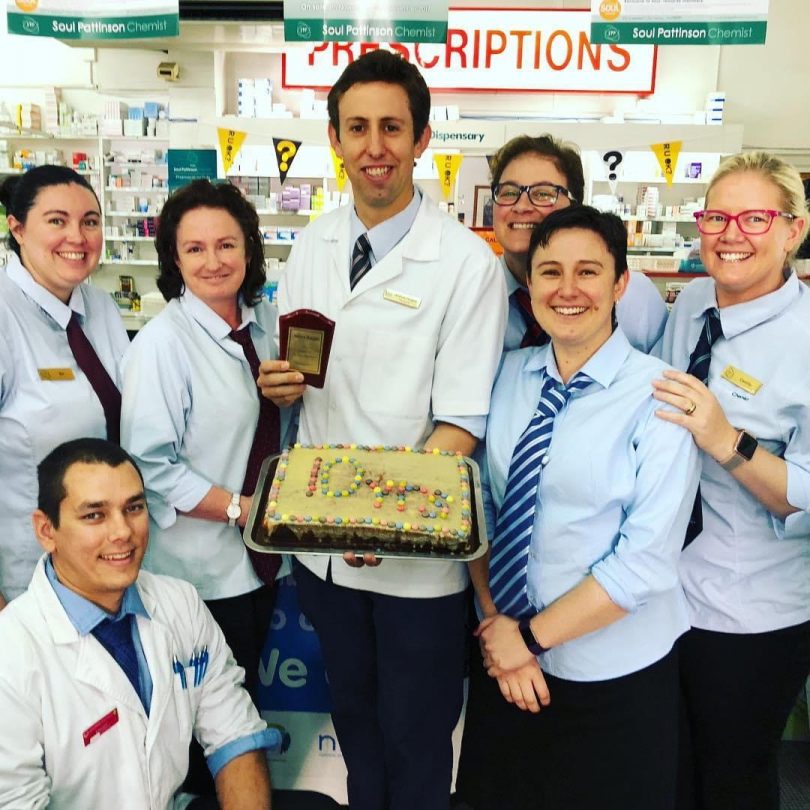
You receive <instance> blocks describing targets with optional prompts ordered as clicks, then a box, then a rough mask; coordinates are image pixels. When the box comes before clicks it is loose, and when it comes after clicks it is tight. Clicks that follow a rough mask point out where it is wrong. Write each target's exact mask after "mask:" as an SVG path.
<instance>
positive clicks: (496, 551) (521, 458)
mask: <svg viewBox="0 0 810 810" xmlns="http://www.w3.org/2000/svg"><path fill="white" fill-rule="evenodd" d="M590 382H591V378H590V377H589V376H588V375H587V374H581V373H580V374H576V375H575V376H574V378H573V379H572V380H571V382H570V383H569V384H568V386H567V387H565V388H563V387H561V386H559V384H558V383H557V381H556V380H554V379H553V378H551V377H547V378H546V381H545V383H544V384H543V390H542V392H541V394H540V402H538V403H537V409H536V410H535V412H534V415H533V416H532V418H531V421H530V422H529V425H528V427H527V428H526V430H524V431H523V435H522V436H521V437H520V438H519V439H518V442H517V445H515V450H514V452H513V454H512V461H511V463H510V464H509V476H508V478H507V481H506V493H505V497H504V502H503V505H502V506H501V509H500V512H499V513H498V522H497V525H496V527H495V537H494V539H493V541H492V556H491V558H490V562H489V586H490V589H491V590H492V598H493V600H494V601H495V606H496V607H497V608H498V612H499V613H505V614H506V615H507V616H513V617H515V618H521V617H523V616H527V615H530V614H532V613H534V612H536V611H535V610H534V608H533V607H532V605H531V603H530V602H529V597H528V595H527V593H526V570H527V568H528V563H529V546H530V545H531V540H532V527H533V526H534V512H535V502H536V500H537V487H538V485H539V483H540V472H541V470H542V469H543V467H544V466H545V465H546V464H547V463H548V459H549V455H548V450H549V447H550V445H551V434H552V431H553V430H554V419H555V417H556V416H557V414H558V413H559V412H560V411H561V410H562V408H563V406H564V405H565V403H566V402H567V401H568V398H569V397H570V396H571V393H572V392H573V391H577V390H581V389H583V388H585V387H586V386H587V385H589V384H590Z"/></svg>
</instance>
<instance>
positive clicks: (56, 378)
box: [37, 368, 76, 382]
mask: <svg viewBox="0 0 810 810" xmlns="http://www.w3.org/2000/svg"><path fill="white" fill-rule="evenodd" d="M37 372H38V373H39V379H40V380H48V381H50V382H67V381H68V380H75V379H76V375H75V374H74V373H73V369H72V368H38V369H37Z"/></svg>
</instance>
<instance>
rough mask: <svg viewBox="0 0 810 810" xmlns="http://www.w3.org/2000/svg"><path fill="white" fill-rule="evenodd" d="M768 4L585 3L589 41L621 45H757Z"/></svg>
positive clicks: (764, 0) (708, 0) (761, 0)
mask: <svg viewBox="0 0 810 810" xmlns="http://www.w3.org/2000/svg"><path fill="white" fill-rule="evenodd" d="M767 25H768V0H689V2H688V3H687V2H683V0H591V41H592V42H601V43H621V44H623V45H639V44H645V45H757V44H762V43H763V42H765V32H766V28H767Z"/></svg>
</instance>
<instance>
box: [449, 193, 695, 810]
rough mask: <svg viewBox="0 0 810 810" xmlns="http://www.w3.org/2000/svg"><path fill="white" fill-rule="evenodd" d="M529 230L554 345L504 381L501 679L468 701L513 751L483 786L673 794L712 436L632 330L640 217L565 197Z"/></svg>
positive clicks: (494, 609) (605, 794)
mask: <svg viewBox="0 0 810 810" xmlns="http://www.w3.org/2000/svg"><path fill="white" fill-rule="evenodd" d="M543 185H547V184H543ZM526 191H527V188H526V187H525V186H524V187H523V188H520V187H518V188H517V190H516V191H515V192H514V193H517V192H519V196H518V197H516V198H515V199H514V201H513V204H514V205H515V206H517V205H518V204H520V205H521V206H522V205H523V203H521V202H520V200H521V197H526V196H528V195H526V193H525V192H526ZM528 191H529V194H531V193H532V187H531V186H529V187H528ZM533 193H534V195H535V196H536V195H538V194H539V192H537V191H536V190H535V191H534V192H533ZM498 196H501V195H500V194H499V193H498V187H497V186H496V203H497V197H498ZM530 199H531V198H530ZM529 204H530V200H529ZM521 216H522V217H523V219H522V218H521ZM526 219H527V217H526V213H522V212H521V211H520V210H519V211H518V212H517V213H515V214H514V215H512V217H507V218H504V220H503V221H504V222H521V221H526ZM524 237H525V234H524V233H520V232H518V233H516V234H514V235H513V237H510V238H512V239H513V241H512V243H511V245H512V249H513V250H515V252H516V253H517V252H523V251H525V252H526V256H527V260H528V266H529V268H530V274H529V278H528V279H527V281H528V284H529V293H530V295H531V307H532V311H533V313H534V316H535V318H536V319H537V321H538V323H539V324H540V326H541V327H542V328H543V330H544V331H545V332H546V333H547V334H548V335H549V337H550V343H547V344H546V345H544V346H539V347H538V346H532V347H527V348H525V349H523V350H519V351H512V352H508V353H506V354H505V355H504V359H503V363H502V366H501V369H500V371H499V372H498V377H497V379H496V381H495V386H494V388H493V392H492V403H491V406H490V412H489V418H488V421H487V437H486V449H487V457H486V469H487V476H486V479H485V494H484V502H485V503H487V504H488V505H489V504H491V507H492V512H493V514H490V515H488V520H487V523H488V528H489V530H490V537H492V543H491V558H490V568H489V588H490V592H491V594H490V598H489V599H488V600H487V599H484V600H481V599H480V597H479V602H480V605H481V609H482V613H483V620H482V621H481V623H480V624H479V626H478V629H477V630H476V635H477V636H478V638H479V641H480V644H481V652H482V654H483V665H484V668H485V669H486V675H487V676H489V677H486V676H485V679H484V680H483V681H482V680H481V679H480V678H478V677H477V676H476V680H475V681H474V682H473V681H472V676H471V690H470V704H469V705H470V706H471V707H472V706H474V705H475V703H476V701H478V702H479V705H480V703H483V704H484V705H486V706H487V707H488V708H490V707H491V708H492V711H491V712H490V713H489V716H488V717H487V718H486V719H485V720H483V721H482V720H481V715H480V714H476V715H474V716H475V718H476V721H477V722H478V727H477V729H476V731H477V732H478V733H485V734H486V736H485V739H486V741H487V743H486V744H487V749H488V752H489V762H490V763H497V766H496V767H492V768H490V770H489V772H488V777H487V778H488V780H489V781H490V782H491V788H490V787H487V788H485V795H483V796H476V797H474V796H470V801H472V802H473V803H474V804H475V806H476V807H477V808H481V810H501V808H505V807H509V808H510V810H533V809H534V808H537V807H548V808H566V810H590V808H593V807H600V808H605V810H619V808H621V810H674V807H675V804H674V787H675V777H676V752H677V732H678V712H677V706H678V684H677V676H678V670H677V662H678V653H677V645H676V642H677V639H678V636H680V635H681V633H683V632H684V630H685V629H686V626H687V622H686V605H685V601H684V597H683V593H682V592H681V589H680V586H679V584H678V575H677V563H678V554H679V552H680V547H681V540H682V533H683V531H684V529H685V527H686V523H687V521H688V517H689V510H690V505H691V501H692V500H693V498H694V492H695V488H696V486H697V476H698V460H697V452H696V449H695V447H694V445H693V443H692V441H691V437H690V435H689V433H688V431H686V430H684V429H683V428H682V427H679V426H676V425H671V424H667V423H665V422H663V421H662V420H658V419H656V418H655V415H654V414H655V409H656V407H657V403H656V402H655V400H654V399H653V396H652V389H651V385H652V381H653V380H654V379H655V378H656V377H657V376H659V375H660V374H661V373H662V372H663V370H664V369H665V368H666V366H665V365H664V364H663V363H662V362H661V361H660V360H657V359H655V358H652V357H649V356H647V355H645V354H642V353H641V352H640V351H637V350H635V349H633V348H632V347H631V345H630V343H629V341H628V340H627V338H626V337H625V335H624V333H623V331H622V330H621V329H618V328H616V321H615V314H614V307H615V304H616V303H617V301H618V300H619V298H621V296H622V294H623V293H624V290H625V288H626V286H627V277H628V271H627V260H626V245H627V234H626V231H625V229H624V226H623V224H622V222H621V220H620V219H619V218H618V217H616V216H615V215H613V214H606V213H602V212H599V211H597V210H595V209H594V208H590V207H588V206H582V205H573V206H571V205H566V206H565V207H563V208H561V209H559V210H556V211H554V212H552V213H550V214H548V216H545V217H543V218H542V219H541V220H540V221H539V222H538V224H537V226H536V227H535V229H534V230H533V231H532V233H531V237H530V239H529V241H528V245H526V240H525V238H524ZM524 245H526V246H525V247H524ZM662 426H663V427H665V428H666V429H665V430H661V427H662ZM487 496H489V497H487ZM473 683H474V686H473ZM493 699H494V700H496V701H497V702H496V703H494V704H493V702H492V701H493ZM510 704H511V705H510ZM653 712H654V713H655V718H656V719H655V723H654V732H652V731H651V729H652V728H653V727H652V726H651V725H650V716H651V713H653ZM469 719H470V716H469V715H468V720H469ZM463 760H464V752H462V763H460V765H459V772H460V774H462V773H463V772H464V770H465V767H468V766H465V764H464V762H463ZM583 774H587V775H588V778H586V779H583V778H582V775H583ZM467 784H468V785H469V776H467ZM465 798H466V795H465Z"/></svg>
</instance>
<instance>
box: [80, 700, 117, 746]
mask: <svg viewBox="0 0 810 810" xmlns="http://www.w3.org/2000/svg"><path fill="white" fill-rule="evenodd" d="M117 722H118V709H113V710H112V711H111V712H108V713H107V714H105V715H104V717H102V718H101V719H100V720H96V722H95V723H93V725H92V726H90V727H89V728H86V729H85V730H84V731H83V732H82V739H83V740H84V747H85V748H87V746H88V745H90V743H91V742H93V740H95V739H96V738H97V737H100V736H101V735H102V734H104V732H105V731H109V730H110V729H111V728H112V727H113V726H114V725H115V724H116V723H117Z"/></svg>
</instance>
